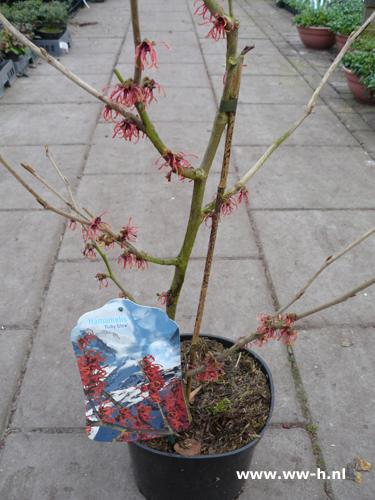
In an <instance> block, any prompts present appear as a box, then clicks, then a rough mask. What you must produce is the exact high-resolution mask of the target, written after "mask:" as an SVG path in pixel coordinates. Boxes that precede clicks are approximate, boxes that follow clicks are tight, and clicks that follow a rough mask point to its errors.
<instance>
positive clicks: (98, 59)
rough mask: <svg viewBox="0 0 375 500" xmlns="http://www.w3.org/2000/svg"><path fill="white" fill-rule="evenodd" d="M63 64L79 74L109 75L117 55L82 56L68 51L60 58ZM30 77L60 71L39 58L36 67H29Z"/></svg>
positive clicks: (53, 73) (55, 73) (54, 73)
mask: <svg viewBox="0 0 375 500" xmlns="http://www.w3.org/2000/svg"><path fill="white" fill-rule="evenodd" d="M58 60H59V61H60V62H61V64H63V65H64V66H65V67H66V68H68V69H69V70H70V71H72V72H73V73H74V74H76V75H77V76H81V75H96V74H99V75H107V78H108V79H109V75H110V74H111V72H112V68H113V66H114V64H115V61H116V57H115V55H113V54H95V55H93V56H92V57H90V55H87V56H86V57H84V58H82V56H81V55H80V54H77V53H75V54H72V53H68V54H66V55H65V56H64V57H62V58H60V59H58ZM28 74H29V78H30V79H31V78H33V77H34V76H40V75H52V76H55V75H59V74H60V73H59V72H58V71H57V70H56V68H54V67H53V66H51V65H50V64H48V63H47V62H46V61H43V60H41V59H38V60H37V61H36V63H35V68H30V69H29V73H28Z"/></svg>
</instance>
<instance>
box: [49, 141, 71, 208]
mask: <svg viewBox="0 0 375 500" xmlns="http://www.w3.org/2000/svg"><path fill="white" fill-rule="evenodd" d="M45 148H46V156H47V158H48V159H49V161H50V162H51V163H52V165H53V166H54V168H55V170H56V172H57V173H58V174H59V176H60V177H61V179H62V181H63V183H64V184H65V186H66V189H67V190H68V193H69V196H70V199H71V200H72V203H73V206H74V208H75V209H76V211H77V204H76V202H75V200H74V196H73V193H72V191H71V189H70V186H69V181H68V179H67V178H66V177H64V176H63V175H62V173H61V172H60V170H59V168H58V166H57V165H56V163H55V162H54V161H53V159H52V156H51V155H50V152H49V150H48V144H46V146H45Z"/></svg>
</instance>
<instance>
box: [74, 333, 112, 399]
mask: <svg viewBox="0 0 375 500" xmlns="http://www.w3.org/2000/svg"><path fill="white" fill-rule="evenodd" d="M96 339H97V337H96V336H95V335H94V334H93V332H92V330H90V331H89V332H87V333H86V334H85V335H84V336H83V337H78V340H77V343H78V347H79V348H80V349H81V351H82V355H80V356H77V363H78V368H79V373H80V375H81V379H82V384H83V388H84V391H85V394H86V395H89V396H90V397H91V398H92V399H93V400H99V401H101V395H100V393H101V391H103V390H105V388H106V381H105V380H106V377H107V372H106V371H105V368H107V367H108V365H106V366H102V364H103V363H104V361H105V360H106V359H107V357H105V356H104V355H103V353H101V352H98V353H96V354H95V351H94V350H86V349H87V347H89V343H90V342H91V341H94V340H96Z"/></svg>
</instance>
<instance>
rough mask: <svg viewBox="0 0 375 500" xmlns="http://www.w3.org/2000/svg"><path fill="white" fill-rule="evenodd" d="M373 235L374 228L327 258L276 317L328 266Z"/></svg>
mask: <svg viewBox="0 0 375 500" xmlns="http://www.w3.org/2000/svg"><path fill="white" fill-rule="evenodd" d="M373 233H375V227H373V228H372V229H370V231H367V233H365V234H363V235H362V236H361V237H360V238H358V239H357V240H355V241H353V243H351V244H350V245H348V246H347V247H346V248H344V249H343V250H341V252H339V253H338V254H336V255H335V256H334V257H332V255H331V256H329V257H328V258H327V260H326V261H325V262H324V264H323V265H322V266H321V268H320V269H318V271H317V272H316V273H315V274H314V275H313V276H312V277H311V278H310V279H309V280H308V281H307V283H306V284H305V285H304V286H303V287H302V288H301V290H300V291H299V292H298V293H297V295H296V296H295V297H294V299H293V300H291V301H290V302H289V303H288V304H287V305H286V306H285V307H283V308H282V309H279V310H278V311H277V313H276V315H278V314H282V313H283V312H284V311H285V310H286V309H288V308H289V307H290V306H291V305H292V304H294V302H296V301H297V300H298V299H300V298H301V297H302V295H303V294H304V293H305V292H306V289H307V288H308V287H309V286H310V285H311V283H312V282H313V281H314V280H315V279H316V278H317V277H318V276H319V274H320V273H322V272H323V271H324V269H326V268H327V267H328V266H329V265H330V264H332V263H333V262H335V261H336V260H337V259H339V258H340V257H342V256H343V255H345V254H346V253H347V252H349V251H350V250H351V249H352V248H354V247H355V246H357V245H359V244H360V243H362V241H364V240H365V239H366V238H368V237H369V236H371V235H372V234H373Z"/></svg>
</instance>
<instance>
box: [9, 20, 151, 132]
mask: <svg viewBox="0 0 375 500" xmlns="http://www.w3.org/2000/svg"><path fill="white" fill-rule="evenodd" d="M0 23H1V24H2V25H3V26H4V27H5V28H7V29H8V30H9V32H10V33H11V34H12V35H13V36H14V37H15V38H17V39H18V40H19V41H20V42H22V43H23V45H25V46H26V47H28V48H29V49H30V50H32V52H34V53H35V54H37V55H38V56H40V57H41V58H42V59H44V60H45V61H47V62H48V63H49V64H50V65H51V66H53V67H54V68H56V69H57V70H58V71H60V72H61V73H62V74H63V75H65V76H66V77H68V78H69V79H70V80H72V82H74V83H75V84H76V85H78V86H79V87H81V88H82V89H83V90H86V92H88V93H89V94H91V95H92V96H94V97H95V98H96V99H99V101H101V102H103V103H104V104H105V105H106V106H108V107H109V108H111V109H113V110H114V111H116V112H117V113H119V114H120V115H122V116H124V117H125V118H131V120H132V122H133V123H134V125H135V126H136V127H137V128H138V129H139V130H141V131H142V132H146V129H145V126H144V125H143V122H142V120H141V119H140V118H138V117H137V116H135V115H134V114H133V113H130V112H129V111H126V109H125V108H124V107H123V106H121V105H120V104H117V103H116V102H113V101H111V100H110V99H109V98H108V97H107V96H105V95H104V94H102V93H101V92H99V91H98V90H96V89H95V88H94V87H91V85H89V84H88V83H86V82H85V81H84V80H82V79H81V78H79V77H78V76H77V75H75V74H74V73H72V72H71V71H70V70H69V69H67V68H65V66H63V65H62V64H61V63H60V62H58V61H57V60H56V59H55V58H54V57H52V56H51V55H49V54H48V53H47V52H46V51H45V50H44V49H43V48H39V47H37V46H36V45H34V44H33V43H32V42H31V41H30V40H29V39H28V38H26V37H25V36H24V35H22V33H20V32H19V31H18V30H17V29H16V28H15V27H14V26H13V25H12V24H11V23H10V22H9V21H8V20H7V19H6V18H5V17H4V16H3V15H2V14H1V13H0Z"/></svg>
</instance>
